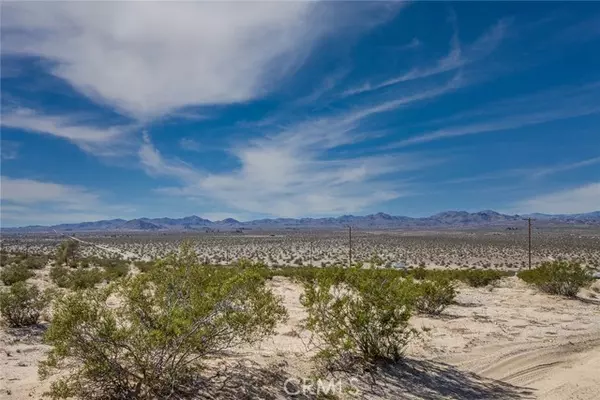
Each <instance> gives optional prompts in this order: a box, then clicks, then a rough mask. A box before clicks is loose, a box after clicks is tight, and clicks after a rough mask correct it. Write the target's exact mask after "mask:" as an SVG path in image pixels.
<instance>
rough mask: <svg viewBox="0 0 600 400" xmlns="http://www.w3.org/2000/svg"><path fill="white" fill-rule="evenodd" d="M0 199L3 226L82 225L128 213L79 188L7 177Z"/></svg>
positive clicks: (1, 185) (0, 188)
mask: <svg viewBox="0 0 600 400" xmlns="http://www.w3.org/2000/svg"><path fill="white" fill-rule="evenodd" d="M0 200H1V203H0V220H1V222H2V225H3V226H6V225H23V224H54V223H63V222H82V221H90V220H99V219H107V218H116V216H118V215H120V214H122V213H123V212H127V211H131V210H130V209H129V210H128V209H127V208H126V207H123V206H119V205H115V204H111V205H108V204H105V203H104V202H102V200H101V198H100V195H99V194H97V193H94V192H91V191H89V190H88V189H86V188H83V187H80V186H73V185H64V184H59V183H54V182H44V181H38V180H34V179H15V178H10V177H7V176H2V178H1V181H0Z"/></svg>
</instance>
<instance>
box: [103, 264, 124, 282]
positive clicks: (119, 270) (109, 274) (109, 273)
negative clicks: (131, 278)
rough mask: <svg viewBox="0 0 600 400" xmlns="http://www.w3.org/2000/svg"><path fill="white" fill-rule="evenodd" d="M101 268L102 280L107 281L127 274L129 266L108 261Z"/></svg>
mask: <svg viewBox="0 0 600 400" xmlns="http://www.w3.org/2000/svg"><path fill="white" fill-rule="evenodd" d="M102 268H104V278H105V279H106V280H107V281H112V280H115V279H118V278H122V277H124V276H126V275H127V274H128V273H129V264H128V263H127V262H126V261H121V260H109V261H108V262H106V263H104V264H103V265H102Z"/></svg>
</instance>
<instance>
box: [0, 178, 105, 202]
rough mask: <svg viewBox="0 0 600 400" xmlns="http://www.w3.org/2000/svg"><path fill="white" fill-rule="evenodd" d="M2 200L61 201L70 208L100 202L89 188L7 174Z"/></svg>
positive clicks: (2, 183) (2, 182) (3, 185)
mask: <svg viewBox="0 0 600 400" xmlns="http://www.w3.org/2000/svg"><path fill="white" fill-rule="evenodd" d="M0 186H1V189H2V197H1V198H2V201H9V202H11V203H16V204H35V203H45V202H59V203H62V204H63V205H65V206H66V207H68V208H81V207H84V206H85V205H86V204H92V203H97V202H98V196H97V195H95V194H92V193H90V192H88V191H87V190H85V189H83V188H80V187H77V186H68V185H61V184H57V183H50V182H41V181H36V180H32V179H12V178H9V177H6V176H3V177H2V181H1V185H0Z"/></svg>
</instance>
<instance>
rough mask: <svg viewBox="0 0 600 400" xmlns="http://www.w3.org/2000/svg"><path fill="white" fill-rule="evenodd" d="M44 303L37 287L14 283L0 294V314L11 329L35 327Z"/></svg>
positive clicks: (44, 299)
mask: <svg viewBox="0 0 600 400" xmlns="http://www.w3.org/2000/svg"><path fill="white" fill-rule="evenodd" d="M46 303H47V297H46V296H45V295H42V294H41V293H40V291H39V289H38V288H37V286H35V285H29V284H27V283H25V282H16V283H15V284H13V285H12V286H11V287H10V288H9V289H6V290H3V291H2V292H1V293H0V314H2V317H4V319H5V320H6V322H8V324H9V325H10V326H12V327H21V326H30V325H35V324H37V322H38V319H39V317H40V314H41V312H42V310H43V309H44V307H45V305H46Z"/></svg>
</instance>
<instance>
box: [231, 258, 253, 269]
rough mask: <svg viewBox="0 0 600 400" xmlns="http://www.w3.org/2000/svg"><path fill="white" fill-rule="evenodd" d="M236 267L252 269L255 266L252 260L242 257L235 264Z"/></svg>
mask: <svg viewBox="0 0 600 400" xmlns="http://www.w3.org/2000/svg"><path fill="white" fill-rule="evenodd" d="M233 265H234V266H235V267H237V268H241V269H244V268H252V266H253V264H252V260H250V259H248V258H245V257H242V258H240V259H239V260H237V261H236V262H235V263H234V264H233Z"/></svg>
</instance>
